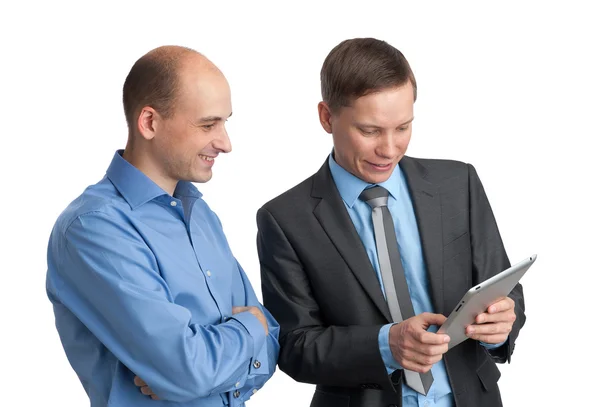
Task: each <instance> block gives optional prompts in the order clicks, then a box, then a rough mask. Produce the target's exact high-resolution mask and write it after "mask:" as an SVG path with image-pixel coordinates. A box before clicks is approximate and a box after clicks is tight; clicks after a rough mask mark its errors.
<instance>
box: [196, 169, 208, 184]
mask: <svg viewBox="0 0 600 407" xmlns="http://www.w3.org/2000/svg"><path fill="white" fill-rule="evenodd" d="M211 178H212V171H210V172H208V173H203V174H196V175H195V176H194V177H193V181H192V182H196V183H199V184H204V183H205V182H208V181H210V180H211Z"/></svg>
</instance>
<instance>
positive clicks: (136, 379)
mask: <svg viewBox="0 0 600 407" xmlns="http://www.w3.org/2000/svg"><path fill="white" fill-rule="evenodd" d="M133 383H134V384H135V385H136V386H138V387H139V386H147V384H146V382H145V381H143V380H142V378H141V377H139V376H136V377H134V379H133Z"/></svg>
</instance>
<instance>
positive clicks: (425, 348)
mask: <svg viewBox="0 0 600 407" xmlns="http://www.w3.org/2000/svg"><path fill="white" fill-rule="evenodd" d="M411 351H412V352H414V353H415V354H417V355H418V356H419V357H429V356H431V357H437V356H440V357H441V356H442V355H443V354H444V353H446V352H448V344H447V343H444V344H443V345H419V346H416V347H415V348H413V349H411ZM421 363H425V364H433V363H427V362H424V361H422V362H421Z"/></svg>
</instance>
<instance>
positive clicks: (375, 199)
mask: <svg viewBox="0 0 600 407" xmlns="http://www.w3.org/2000/svg"><path fill="white" fill-rule="evenodd" d="M388 195H389V193H388V191H387V190H386V189H385V188H383V187H380V186H375V187H373V188H368V189H365V190H364V191H363V192H362V194H360V199H361V200H363V201H365V202H366V203H368V204H369V206H370V207H371V208H372V210H373V211H372V213H371V215H372V218H373V229H374V230H375V244H376V246H377V258H378V260H379V268H380V270H381V278H382V280H383V288H384V290H385V296H386V298H387V303H388V307H389V309H390V314H392V319H393V320H394V322H402V321H403V320H405V319H408V318H411V317H414V316H415V311H414V309H413V306H412V302H411V300H410V294H409V292H408V285H407V283H406V277H405V276H404V268H403V267H402V261H401V259H400V251H399V250H398V241H397V239H396V232H395V231H394V221H393V219H392V215H391V214H390V210H389V209H388V207H387V201H388ZM404 377H405V379H406V385H407V386H409V387H410V388H412V389H414V390H415V391H417V392H419V393H421V394H423V395H426V394H427V392H428V391H429V388H430V387H431V384H432V383H433V375H432V374H431V371H429V372H427V373H418V372H413V371H412V370H407V369H404Z"/></svg>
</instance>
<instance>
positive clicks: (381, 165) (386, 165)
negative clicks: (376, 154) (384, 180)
mask: <svg viewBox="0 0 600 407" xmlns="http://www.w3.org/2000/svg"><path fill="white" fill-rule="evenodd" d="M367 162H368V163H369V164H371V165H372V166H373V167H375V168H381V169H384V168H388V167H389V166H390V165H392V163H387V164H375V163H372V162H369V161H367Z"/></svg>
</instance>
